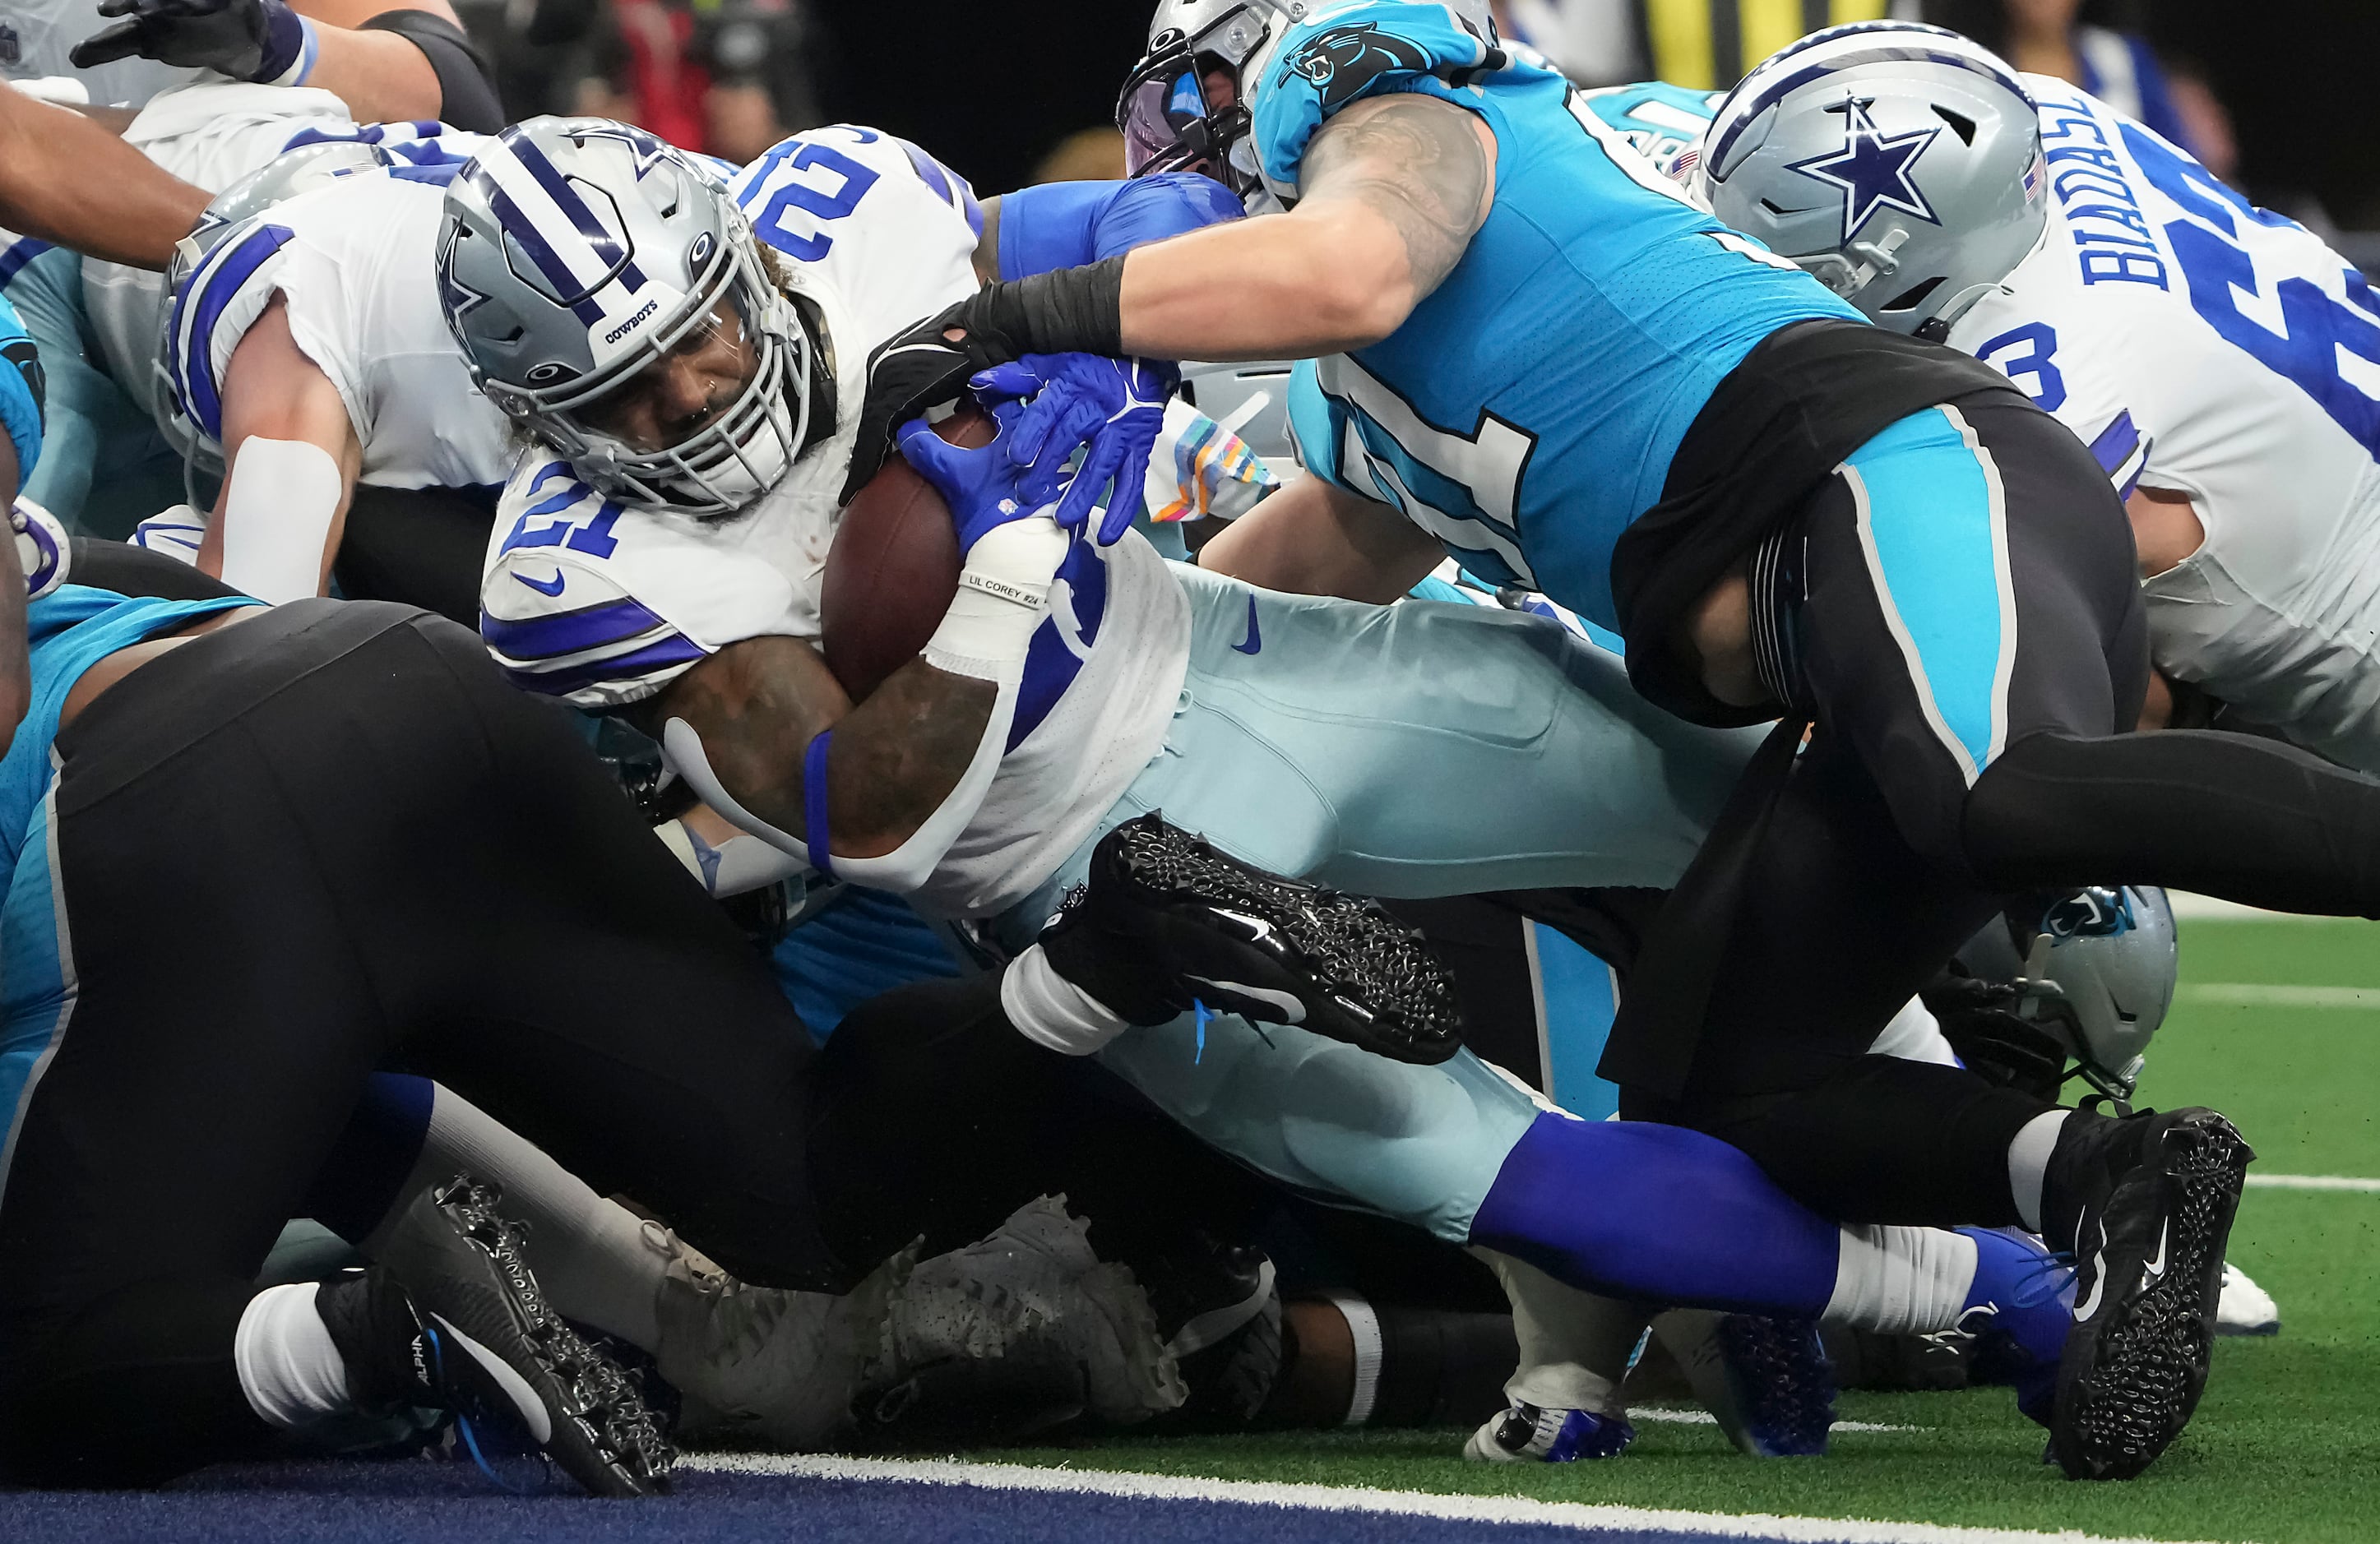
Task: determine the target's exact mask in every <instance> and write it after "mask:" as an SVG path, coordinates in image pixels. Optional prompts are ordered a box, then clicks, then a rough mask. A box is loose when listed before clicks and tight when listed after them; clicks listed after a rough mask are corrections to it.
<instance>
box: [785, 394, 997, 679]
mask: <svg viewBox="0 0 2380 1544" xmlns="http://www.w3.org/2000/svg"><path fill="white" fill-rule="evenodd" d="M934 432H935V433H937V434H939V435H941V437H942V438H943V439H945V440H949V441H950V442H951V443H952V444H953V445H963V446H966V447H968V448H970V449H971V448H973V447H975V446H977V445H986V444H989V443H990V442H991V438H992V435H993V434H994V433H995V432H997V431H996V428H995V426H994V425H993V423H992V421H991V415H990V414H989V413H986V412H984V411H983V410H982V409H981V408H979V407H977V406H976V405H975V404H973V403H961V404H959V406H958V407H957V408H956V409H955V410H954V411H953V412H952V413H951V414H949V415H948V416H945V417H944V418H943V419H942V420H941V422H939V423H937V424H936V425H934ZM958 587H959V538H958V533H957V532H956V531H955V530H953V528H952V526H951V512H950V507H949V506H948V505H946V504H944V503H943V502H942V496H941V494H940V493H937V492H935V491H934V487H933V485H932V484H931V483H929V482H928V481H927V480H926V479H925V478H924V477H921V476H918V475H917V469H916V468H914V467H912V466H911V465H910V464H908V463H907V462H905V461H904V460H902V459H901V457H900V455H899V453H898V452H895V453H894V454H892V456H890V457H888V458H887V459H886V460H885V463H884V469H883V470H882V471H880V472H879V473H877V474H876V476H874V477H873V478H872V479H870V480H869V482H868V486H867V487H865V488H863V489H860V490H859V495H858V497H857V498H855V499H854V500H852V501H851V502H850V503H849V504H848V505H846V506H844V512H843V519H842V522H841V523H840V524H839V525H836V526H835V532H834V545H833V546H832V548H830V549H828V550H827V555H826V575H825V577H824V579H823V580H822V581H821V582H820V593H819V626H820V639H819V643H820V650H821V652H823V653H824V654H825V655H826V665H827V669H831V670H832V671H833V672H834V678H835V680H837V681H839V682H843V689H844V691H846V692H848V693H850V694H851V700H852V701H854V702H858V701H860V700H861V699H863V698H865V697H866V696H867V695H868V694H869V693H871V692H873V691H875V690H876V688H877V687H879V686H880V685H882V684H883V683H884V678H885V677H886V676H889V675H891V674H892V672H893V671H894V670H897V669H900V668H901V667H902V666H904V665H905V664H907V663H908V662H909V661H910V660H912V659H915V658H916V657H917V651H918V650H920V649H922V648H924V647H925V646H926V640H927V639H929V638H930V637H932V636H933V635H934V628H935V626H936V625H937V624H938V623H940V622H941V620H942V613H943V612H944V611H946V610H948V609H950V604H951V597H952V596H953V595H955V594H957V593H958Z"/></svg>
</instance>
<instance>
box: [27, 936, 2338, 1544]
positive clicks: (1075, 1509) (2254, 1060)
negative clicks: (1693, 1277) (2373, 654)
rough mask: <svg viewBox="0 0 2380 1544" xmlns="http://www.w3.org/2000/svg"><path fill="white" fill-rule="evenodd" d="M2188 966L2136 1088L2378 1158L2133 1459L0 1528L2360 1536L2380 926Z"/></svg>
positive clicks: (466, 1482)
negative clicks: (2062, 1472)
mask: <svg viewBox="0 0 2380 1544" xmlns="http://www.w3.org/2000/svg"><path fill="white" fill-rule="evenodd" d="M2182 978H2183V983H2184V985H2183V995H2182V998H2181V1000H2180V1003H2179V1004H2178V1006H2177V1007H2176V1010H2175V1012H2174V1014H2173V1016H2172V1018H2171V1019H2169V1020H2168V1027H2167V1028H2166V1030H2165V1031H2163V1033H2161V1034H2160V1035H2159V1037H2158V1040H2157V1043H2156V1046H2155V1051H2154V1053H2153V1054H2152V1055H2151V1057H2150V1070H2149V1075H2148V1078H2147V1080H2146V1081H2145V1082H2144V1084H2143V1091H2142V1092H2143V1098H2144V1099H2145V1100H2147V1101H2148V1102H2151V1103H2155V1104H2187V1103H2203V1104H2214V1105H2216V1107H2218V1108H2221V1109H2223V1110H2225V1111H2227V1112H2228V1113H2229V1114H2230V1115H2231V1116H2234V1118H2236V1119H2237V1120H2238V1121H2239V1123H2240V1127H2241V1128H2242V1129H2243V1130H2245V1131H2246V1132H2247V1134H2248V1136H2249V1138H2250V1140H2252V1141H2253V1142H2254V1143H2255V1144H2256V1146H2257V1148H2258V1150H2259V1153H2260V1158H2259V1162H2258V1164H2257V1165H2256V1167H2255V1169H2254V1170H2253V1171H2252V1173H2253V1175H2255V1176H2258V1177H2260V1178H2265V1179H2270V1178H2272V1177H2273V1176H2295V1177H2300V1178H2303V1177H2313V1178H2339V1177H2350V1178H2364V1179H2368V1180H2371V1181H2373V1182H2374V1183H2373V1184H2372V1185H2371V1186H2370V1187H2368V1188H2339V1187H2331V1188H2305V1187H2303V1186H2294V1187H2293V1186H2289V1185H2280V1186H2275V1185H2271V1184H2265V1185H2261V1186H2257V1187H2256V1188H2252V1189H2251V1190H2250V1192H2249V1194H2248V1199H2247V1202H2246V1204H2245V1206H2244V1207H2243V1209H2242V1211H2241V1214H2240V1229H2239V1232H2238V1234H2237V1235H2236V1236H2235V1243H2234V1248H2233V1258H2234V1259H2235V1260H2237V1261H2239V1262H2240V1264H2241V1265H2242V1266H2244V1267H2245V1268H2246V1269H2247V1270H2248V1271H2250V1272H2251V1273H2253V1275H2254V1276H2255V1277H2256V1278H2257V1279H2258V1281H2260V1282H2261V1283H2262V1284H2263V1285H2265V1287H2266V1288H2267V1289H2269V1290H2270V1291H2271V1292H2272V1293H2273V1294H2274V1296H2275V1297H2277V1298H2278V1299H2279V1301H2280V1305H2281V1311H2282V1333H2281V1334H2280V1336H2279V1337H2278V1338H2277V1339H2273V1340H2258V1341H2227V1342H2225V1343H2223V1345H2221V1346H2220V1348H2219V1350H2218V1353H2217V1357H2216V1369H2215V1377H2214V1381H2213V1382H2212V1384H2211V1387H2210V1391H2209V1393H2208V1395H2207V1399H2206V1403H2205V1404H2204V1406H2203V1407H2202V1409H2201V1411H2200V1415H2199V1419H2198V1423H2197V1424H2196V1425H2195V1426H2194V1427H2193V1428H2192V1430H2191V1431H2190V1433H2189V1434H2188V1436H2186V1437H2185V1438H2184V1439H2183V1440H2182V1441H2181V1442H2180V1444H2179V1445H2178V1446H2177V1447H2176V1448H2175V1449H2174V1450H2173V1451H2172V1452H2170V1453H2169V1454H2167V1455H2166V1457H2165V1459H2164V1460H2163V1461H2162V1462H2161V1463H2159V1464H2158V1465H2157V1466H2156V1467H2155V1469H2153V1470H2152V1471H2151V1472H2150V1473H2149V1474H2148V1476H2146V1477H2145V1478H2142V1479H2140V1480H2137V1481H2134V1482H2132V1483H2131V1484H2129V1485H2107V1486H2084V1485H2077V1484H2070V1483H2069V1482H2067V1481H2065V1480H2063V1479H2061V1478H2058V1475H2057V1472H2056V1471H2055V1470H2054V1469H2048V1468H2045V1467H2043V1466H2041V1465H2040V1464H2039V1463H2038V1462H2037V1460H2038V1458H2039V1455H2040V1452H2041V1435H2040V1433H2039V1431H2038V1430H2037V1429H2035V1428H2034V1427H2032V1426H2031V1425H2029V1424H2028V1423H2026V1422H2025V1421H2024V1420H2023V1419H2022V1417H2019V1416H2018V1415H2017V1414H2016V1411H2015V1408H2014V1406H2013V1404H2012V1401H2011V1399H2010V1396H2009V1395H2008V1394H2007V1393H2005V1392H2003V1391H1998V1390H1985V1391H1977V1392H1974V1393H1960V1394H1889V1395H1886V1394H1849V1395H1846V1396H1844V1399H1843V1402H1842V1410H1841V1414H1842V1416H1843V1417H1844V1419H1845V1420H1846V1421H1848V1422H1852V1423H1855V1424H1854V1425H1853V1426H1852V1427H1851V1428H1850V1429H1843V1428H1839V1429H1838V1430H1837V1434H1836V1437H1835V1451H1834V1453H1833V1454H1831V1455H1830V1456H1828V1457H1827V1458H1824V1459H1796V1460H1787V1461H1777V1462H1768V1463H1758V1462H1755V1461H1752V1460H1749V1459H1745V1458H1742V1457H1739V1456H1737V1455H1736V1454H1734V1453H1733V1452H1732V1451H1731V1450H1730V1449H1728V1448H1727V1447H1726V1446H1725V1444H1724V1442H1723V1441H1722V1439H1721V1438H1720V1436H1719V1434H1718V1430H1717V1429H1715V1428H1714V1427H1711V1426H1709V1425H1706V1424H1698V1423H1695V1422H1694V1421H1692V1420H1690V1419H1685V1418H1670V1419H1658V1418H1657V1419H1648V1420H1645V1422H1644V1423H1643V1425H1642V1434H1641V1435H1640V1436H1639V1438H1638V1440H1637V1442H1636V1445H1635V1447H1634V1448H1633V1450H1632V1451H1631V1452H1630V1453H1629V1454H1628V1455H1627V1456H1626V1457H1624V1458H1622V1459H1621V1460H1620V1461H1618V1462H1616V1463H1609V1464H1577V1465H1568V1466H1553V1467H1540V1466H1530V1467H1521V1466H1511V1467H1496V1468H1488V1467H1485V1466H1475V1465H1466V1464H1464V1463H1463V1462H1462V1461H1461V1460H1460V1459H1459V1458H1457V1457H1456V1456H1454V1454H1455V1453H1456V1451H1457V1449H1458V1448H1459V1446H1460V1443H1461V1441H1462V1436H1463V1434H1462V1433H1460V1432H1454V1431H1439V1432H1403V1433H1392V1434H1382V1435H1363V1434H1347V1435H1342V1434H1337V1433H1317V1434H1313V1435H1308V1436H1298V1437H1280V1436H1272V1437H1264V1438H1241V1439H1230V1440H1208V1441H1186V1440H1176V1441H1162V1442H1160V1441H1136V1442H1135V1441H1111V1442H1100V1443H1086V1444H1081V1445H1076V1446H1072V1447H1066V1448H1038V1449H1031V1450H1026V1451H1020V1452H1014V1453H1005V1454H969V1455H968V1457H967V1460H966V1462H965V1463H952V1462H941V1463H937V1462H917V1463H905V1462H891V1463H879V1462H871V1461H867V1460H849V1459H836V1458H822V1459H803V1458H794V1459H785V1458H764V1459H755V1460H749V1461H739V1460H735V1459H732V1458H727V1459H722V1458H721V1457H719V1456H718V1455H702V1456H699V1457H698V1458H696V1459H694V1460H693V1461H691V1462H689V1464H688V1465H687V1466H686V1469H685V1470H683V1471H682V1472H681V1479H680V1483H679V1487H678V1493H677V1494H676V1495H674V1496H673V1497H671V1498H669V1499H667V1500H663V1501H658V1502H642V1503H637V1504H634V1505H625V1504H618V1503H605V1502H586V1501H581V1500H576V1499H569V1498H564V1497H539V1498H530V1499H516V1498H514V1497H510V1496H505V1495H502V1494H498V1493H496V1492H494V1491H493V1490H492V1488H491V1487H490V1485H489V1484H488V1482H487V1481H486V1480H485V1479H483V1478H480V1476H479V1475H478V1474H477V1473H476V1472H475V1471H473V1470H471V1469H470V1468H469V1467H468V1466H463V1465H457V1464H432V1463H409V1464H380V1465H365V1464H356V1463H343V1464H311V1465H287V1466H259V1467H253V1468H245V1469H222V1470H215V1471H212V1472H210V1473H208V1474H204V1475H200V1476H198V1477H194V1478H192V1479H190V1480H188V1481H185V1482H184V1483H182V1484H181V1485H179V1486H176V1487H175V1488H174V1489H172V1490H167V1491H164V1492H162V1493H157V1494H151V1495H139V1496H64V1495H38V1496H9V1495H5V1494H0V1540H6V1541H9V1544H15V1541H17V1540H27V1541H30V1540H36V1539H41V1540H47V1539H62V1540H72V1541H73V1544H103V1541H107V1540H114V1539H126V1540H131V1539H140V1540H150V1539H225V1540H233V1539H238V1540H246V1539H274V1540H280V1539H295V1538H304V1539H322V1540H334V1541H337V1544H368V1541H379V1540H389V1541H396V1540H440V1541H444V1540H450V1539H451V1540H455V1541H456V1544H463V1541H466V1540H468V1541H471V1544H478V1541H480V1540H486V1539H502V1540H505V1541H506V1544H533V1541H537V1540H546V1539H552V1540H557V1541H558V1540H578V1539H632V1538H633V1539H639V1540H642V1539H653V1540H661V1539H670V1540H698V1541H701V1544H713V1541H724V1540H730V1539H738V1540H740V1539H764V1538H765V1539H783V1538H802V1539H806V1540H844V1539H848V1540H852V1541H854V1544H862V1541H865V1544H879V1541H882V1540H891V1539H921V1540H934V1541H937V1544H940V1541H942V1540H966V1541H976V1540H981V1541H986V1544H990V1541H993V1540H1013V1539H1032V1540H1037V1541H1039V1540H1050V1541H1062V1544H1075V1541H1078V1540H1079V1541H1082V1544H1110V1541H1112V1540H1116V1539H1119V1538H1123V1539H1131V1540H1134V1541H1135V1544H1139V1541H1143V1540H1146V1541H1149V1544H1155V1541H1160V1540H1184V1541H1193V1544H1220V1541H1222V1540H1263V1541H1265V1544H1275V1541H1278V1544H1404V1541H1406V1540H1416V1541H1418V1540H1433V1541H1435V1540H1463V1541H1464V1544H1472V1541H1477V1544H1488V1541H1490V1540H1492V1541H1494V1544H1518V1541H1520V1540H1524V1539H1531V1538H1545V1539H1553V1538H1581V1537H1589V1538H1596V1539H1597V1540H1600V1541H1602V1544H1685V1541H1687V1540H1691V1539H1708V1538H1736V1539H1753V1540H1763V1541H1768V1540H1774V1541H1778V1544H1784V1541H1787V1540H1792V1541H1798V1544H1827V1541H1840V1544H2014V1540H2016V1539H2017V1538H2021V1537H2022V1538H2033V1539H2038V1538H2040V1537H2041V1536H2042V1534H2045V1533H2047V1534H2057V1533H2061V1532H2063V1533H2067V1536H2068V1537H2069V1538H2079V1537H2083V1536H2094V1537H2099V1538H2128V1539H2133V1538H2142V1539H2161V1540H2162V1539H2175V1540H2196V1539H2204V1540H2212V1539H2224V1540H2259V1541H2263V1544H2350V1541H2353V1544H2363V1541H2366V1540H2375V1539H2380V1293H2375V1285H2380V1129H2375V1125H2374V1113H2373V1112H2374V1108H2375V1107H2380V927H2372V926H2365V925H2362V924H2356V923H2271V922H2238V921H2223V922H2212V921H2209V922H2191V923H2185V925H2184V928H2183V943H2182ZM2252 1183H2253V1181H2252ZM1745 1514H1752V1515H1745ZM1854 1519H1857V1520H1858V1521H1853V1520H1854ZM2068 1530H2072V1531H2071V1532H2068Z"/></svg>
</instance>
